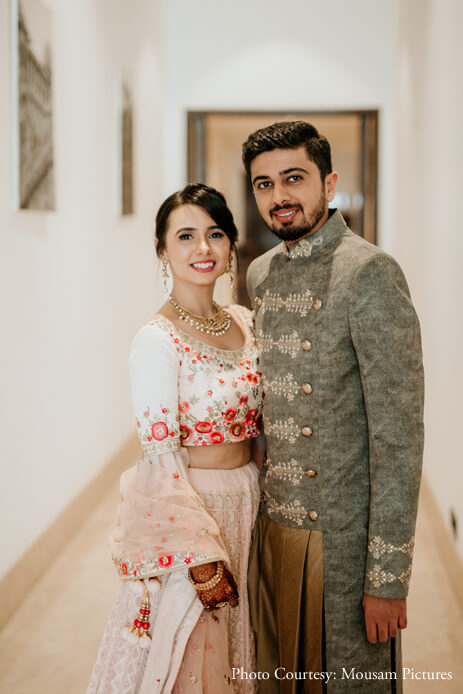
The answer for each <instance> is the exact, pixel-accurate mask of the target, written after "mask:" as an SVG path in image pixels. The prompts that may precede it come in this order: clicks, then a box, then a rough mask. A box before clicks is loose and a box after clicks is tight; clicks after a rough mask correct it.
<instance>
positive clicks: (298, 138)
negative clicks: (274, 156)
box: [242, 120, 333, 181]
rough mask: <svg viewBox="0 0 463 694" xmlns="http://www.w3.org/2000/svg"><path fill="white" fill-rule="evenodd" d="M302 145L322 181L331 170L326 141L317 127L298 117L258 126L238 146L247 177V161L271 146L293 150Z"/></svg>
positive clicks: (329, 153)
mask: <svg viewBox="0 0 463 694" xmlns="http://www.w3.org/2000/svg"><path fill="white" fill-rule="evenodd" d="M302 146H303V147H305V149H306V152H307V156H308V157H309V159H311V161H313V162H314V164H316V165H317V166H318V168H319V170H320V176H321V179H322V181H324V180H325V178H326V176H327V174H329V173H331V171H332V170H333V166H332V164H331V149H330V143H329V142H328V140H327V139H326V137H324V136H323V135H320V134H319V132H318V130H317V128H315V127H314V126H313V125H311V124H310V123H306V122H305V121H302V120H296V121H282V122H281V123H273V125H269V126H267V127H266V128H260V130H256V132H254V133H252V135H250V136H249V137H248V139H247V140H246V142H245V143H244V145H243V148H242V158H243V164H244V168H245V169H246V173H247V174H248V176H249V177H250V176H251V162H252V161H253V160H254V159H255V158H256V157H257V156H258V155H259V154H262V153H263V152H270V151H271V150H273V149H296V147H302Z"/></svg>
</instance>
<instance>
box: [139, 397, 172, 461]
mask: <svg viewBox="0 0 463 694" xmlns="http://www.w3.org/2000/svg"><path fill="white" fill-rule="evenodd" d="M178 422H179V415H178V413H173V412H170V410H169V408H168V407H161V411H160V412H159V411H157V412H156V413H155V414H152V413H151V411H150V408H149V406H147V407H146V408H145V409H144V411H143V413H142V415H141V416H140V417H139V419H137V429H138V435H139V437H140V442H141V445H142V448H143V451H144V452H145V453H146V454H147V455H150V454H158V453H167V452H169V451H175V450H177V449H178V448H180V431H179V423H178Z"/></svg>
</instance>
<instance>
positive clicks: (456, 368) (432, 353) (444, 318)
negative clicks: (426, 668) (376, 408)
mask: <svg viewBox="0 0 463 694" xmlns="http://www.w3.org/2000/svg"><path fill="white" fill-rule="evenodd" d="M461 26H463V4H462V3H461V2H460V0H407V1H406V2H403V3H401V11H400V27H401V37H400V44H399V46H400V48H399V63H398V69H399V72H398V94H397V101H398V105H399V109H398V129H397V132H398V140H397V145H398V146H397V162H398V168H397V172H398V176H397V184H398V185H397V200H398V208H397V222H398V223H397V235H396V239H395V246H396V249H397V255H398V257H400V260H401V262H402V265H403V267H404V269H405V272H406V274H407V277H408V279H409V281H410V284H411V285H412V287H413V294H414V299H415V303H416V306H417V309H418V312H419V314H420V316H421V322H422V329H423V343H424V357H425V370H426V390H427V392H426V420H425V421H426V448H425V471H426V475H427V479H428V481H429V485H430V488H431V490H432V492H433V494H434V496H435V499H436V501H437V503H438V506H439V509H440V512H441V514H442V517H443V519H444V522H445V524H446V527H447V528H448V529H449V531H450V533H451V534H452V535H453V533H452V531H451V512H452V511H453V513H454V514H455V517H456V520H457V524H458V537H457V547H458V550H459V554H460V557H461V558H462V560H463V466H462V462H463V456H462V447H461V438H460V437H461V429H462V424H461V413H462V405H461V402H462V400H461V398H462V393H463V363H462V358H461V354H460V348H461V345H462V344H463V321H462V318H461V316H462V301H463V272H462V267H461V259H462V257H463V234H462V232H461V220H460V210H459V199H460V193H461V190H460V189H461V163H462V161H463V139H462V136H461V128H462V123H463V87H462V82H461V74H460V66H461V64H462V63H463V46H462V43H461V36H460V34H461Z"/></svg>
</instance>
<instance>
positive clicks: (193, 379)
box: [137, 306, 264, 455]
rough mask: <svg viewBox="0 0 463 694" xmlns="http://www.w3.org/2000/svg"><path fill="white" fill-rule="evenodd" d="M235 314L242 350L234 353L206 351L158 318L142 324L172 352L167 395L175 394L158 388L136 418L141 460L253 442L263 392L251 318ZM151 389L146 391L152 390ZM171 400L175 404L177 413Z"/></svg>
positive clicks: (202, 344) (210, 348) (242, 310)
mask: <svg viewBox="0 0 463 694" xmlns="http://www.w3.org/2000/svg"><path fill="white" fill-rule="evenodd" d="M234 308H235V310H236V311H237V312H238V313H239V316H240V318H241V321H242V323H243V324H244V326H245V333H246V342H245V344H244V345H243V347H241V348H240V349H236V350H227V349H221V348H219V347H214V346H212V345H209V344H207V343H205V342H203V341H201V340H199V339H197V338H195V337H192V336H191V335H189V334H187V333H185V332H183V331H182V330H181V329H179V328H178V327H177V326H175V325H174V324H173V323H171V322H170V321H169V320H168V319H166V318H164V317H162V316H161V317H156V318H155V319H154V320H152V321H150V322H149V323H148V324H147V326H146V327H149V326H153V327H156V328H157V329H158V330H159V329H160V331H161V335H159V338H160V341H161V344H162V345H163V346H164V347H166V348H167V350H172V348H174V349H175V353H176V354H177V359H178V378H177V388H178V393H177V392H176V391H175V388H174V386H173V385H172V387H171V389H170V390H171V391H175V393H174V392H171V393H167V392H163V391H162V388H161V386H159V391H158V392H157V393H153V396H152V400H151V402H152V406H151V408H150V407H149V406H148V405H146V407H145V410H144V411H143V412H142V413H140V412H137V415H138V417H137V428H138V433H139V436H140V440H141V443H142V447H143V450H144V452H145V454H147V455H152V454H157V453H164V452H168V451H173V450H176V449H178V448H179V447H180V446H207V445H213V444H216V443H223V442H227V443H229V442H239V441H242V440H244V439H247V438H253V437H255V436H258V434H259V431H260V429H259V427H260V419H261V417H262V408H263V397H264V392H263V378H262V373H261V372H260V371H259V368H258V353H257V346H256V343H255V340H254V336H253V334H252V331H251V324H252V315H251V313H250V312H249V311H248V309H245V308H244V307H239V306H236V307H234ZM166 340H167V341H168V343H169V344H167V343H166ZM171 353H172V352H169V354H171ZM171 359H172V360H175V357H174V356H172V357H171ZM161 368H162V366H161ZM154 388H155V386H151V390H153V391H154ZM169 395H170V399H169ZM172 395H174V396H175V399H177V400H178V401H177V411H174V401H173V399H172ZM161 396H162V397H163V398H164V401H165V400H166V399H168V400H169V402H170V407H169V406H167V405H165V404H164V403H163V402H162V401H161V399H160V398H161ZM155 402H156V405H154V403H155Z"/></svg>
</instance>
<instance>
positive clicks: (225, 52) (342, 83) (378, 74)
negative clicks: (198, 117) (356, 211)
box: [163, 0, 398, 249]
mask: <svg viewBox="0 0 463 694" xmlns="http://www.w3.org/2000/svg"><path fill="white" fill-rule="evenodd" d="M397 5H398V0H390V1H389V0H388V2H384V1H383V0H349V2H345V1H344V0H336V1H335V2H326V3H324V2H320V0H286V2H284V3H282V2H281V1H280V0H253V2H249V0H235V2H233V3H218V2H215V1H214V0H201V2H199V3H192V2H189V0H164V9H165V15H164V16H165V19H164V58H165V59H164V64H165V77H166V79H165V85H166V90H165V98H164V105H165V107H164V113H165V124H166V130H165V133H166V136H165V138H164V157H163V161H164V177H163V180H164V188H165V189H164V192H165V193H168V192H170V191H171V190H175V189H177V188H179V187H181V186H182V185H184V183H185V178H186V112H187V111H188V110H189V109H192V110H194V109H214V108H215V109H230V110H251V111H252V110H276V111H283V112H291V111H293V110H305V111H307V110H311V109H313V110H317V109H330V108H332V109H340V108H357V107H358V108H379V109H380V111H381V113H380V133H381V141H380V163H379V188H380V203H381V204H380V208H379V234H380V237H381V242H382V245H383V246H385V247H386V248H388V249H389V248H391V245H392V242H393V210H394V206H395V186H394V184H393V181H394V175H393V174H394V173H395V161H394V142H395V140H394V138H395V130H394V128H395V114H394V107H395V100H394V98H395V91H394V90H395V62H396V55H397V46H398V31H397V26H398V24H397V15H398V9H397Z"/></svg>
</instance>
